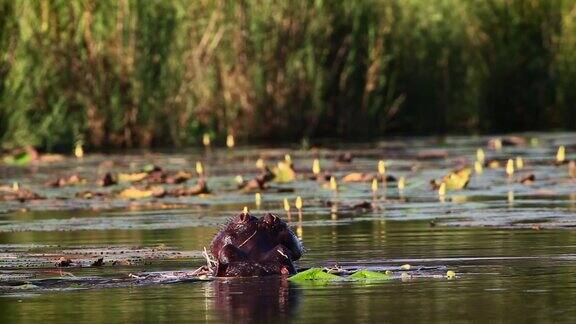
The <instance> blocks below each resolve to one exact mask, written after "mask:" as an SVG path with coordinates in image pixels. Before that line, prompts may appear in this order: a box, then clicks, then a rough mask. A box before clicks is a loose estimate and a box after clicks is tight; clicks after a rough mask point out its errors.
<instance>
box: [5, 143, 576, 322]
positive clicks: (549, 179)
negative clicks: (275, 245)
mask: <svg viewBox="0 0 576 324" xmlns="http://www.w3.org/2000/svg"><path fill="white" fill-rule="evenodd" d="M540 138H541V142H540V143H541V144H540V145H537V146H529V145H526V146H524V147H512V148H505V149H503V150H502V151H500V152H490V151H488V150H487V152H488V153H489V154H491V155H492V156H493V157H497V158H504V159H505V158H509V157H515V156H517V155H521V156H523V157H524V158H525V160H526V162H527V163H526V164H527V167H526V168H527V169H528V170H532V172H534V173H536V175H537V179H538V180H537V181H536V183H535V184H534V185H532V186H524V185H521V184H518V183H513V182H510V181H507V180H506V179H505V177H503V176H502V170H485V172H484V173H483V174H482V175H481V176H474V177H473V179H472V181H471V183H470V186H469V188H468V189H466V190H463V191H459V192H451V193H449V197H448V199H447V200H446V201H444V202H440V201H439V200H438V196H437V194H436V192H434V191H431V190H430V189H429V188H428V187H427V182H428V180H430V179H431V178H434V177H438V176H441V175H442V174H445V173H446V172H447V171H448V170H450V169H451V168H452V167H453V166H454V165H455V162H454V161H455V160H458V159H460V158H461V157H466V158H468V159H471V158H472V157H473V155H474V152H475V148H476V147H477V146H478V145H481V144H479V143H482V141H483V140H480V139H474V140H472V139H466V140H457V139H454V140H452V142H450V141H448V142H445V141H443V142H439V143H437V142H435V141H432V140H430V139H423V140H419V141H414V142H413V146H411V147H409V150H408V152H404V151H397V150H396V149H394V150H392V151H385V149H384V148H383V150H384V151H383V152H380V153H379V152H376V151H375V152H372V151H369V150H366V151H365V152H368V153H366V155H365V156H364V157H363V158H359V159H357V160H355V162H354V163H353V164H352V165H347V166H337V165H336V164H330V163H328V162H325V161H324V163H323V165H325V166H326V168H332V169H333V170H337V171H336V172H337V175H339V176H340V175H343V174H345V173H347V172H350V171H352V170H354V171H357V170H360V171H363V170H372V169H374V167H375V161H377V160H378V159H380V158H382V155H385V156H392V153H391V152H396V155H394V156H395V157H394V158H392V157H390V158H389V160H391V161H392V166H391V167H390V172H391V173H394V174H395V175H405V176H406V177H407V187H406V189H405V191H404V192H403V193H400V192H398V190H397V189H396V188H395V187H394V186H393V184H391V186H390V187H389V188H388V189H387V190H388V191H387V199H386V200H384V199H383V198H381V197H379V198H378V200H377V201H376V202H375V204H376V205H378V209H376V210H372V211H365V212H361V211H351V210H347V209H346V208H345V207H346V205H347V204H350V203H353V202H358V201H363V200H368V201H370V200H371V193H370V190H369V184H346V185H342V189H341V192H340V193H339V194H338V195H337V196H336V195H334V194H333V193H332V192H330V191H329V190H326V189H323V188H322V187H321V186H320V185H319V184H316V183H315V182H311V181H298V182H296V183H292V184H282V185H280V186H282V187H289V188H292V189H294V190H295V192H294V193H272V192H270V193H264V197H265V199H264V204H263V206H262V207H261V208H260V209H259V210H258V209H256V208H255V206H254V204H253V194H243V193H238V192H237V191H234V190H232V189H230V188H233V185H231V184H230V183H231V181H232V180H231V178H233V176H234V175H236V174H243V175H245V176H247V177H249V176H250V174H253V173H254V170H253V167H252V166H251V165H252V164H253V161H254V156H258V154H259V152H262V151H259V150H251V151H249V152H244V153H238V154H240V155H241V156H244V157H243V158H242V159H238V160H237V161H238V162H237V163H235V164H231V163H229V160H225V159H224V160H222V161H220V160H219V161H220V162H218V163H221V164H222V167H221V168H217V167H216V166H214V167H213V169H212V175H211V176H212V178H211V179H212V180H211V185H212V187H213V188H216V191H218V193H217V194H214V195H213V196H210V197H190V198H185V199H172V200H170V199H168V201H169V202H170V203H178V204H181V205H179V206H178V207H177V208H172V207H170V206H168V207H166V208H162V209H159V208H156V207H154V206H152V207H150V208H136V209H135V208H133V206H132V207H130V206H131V204H129V203H127V202H121V201H120V202H119V201H113V202H112V201H105V200H103V201H65V202H63V201H45V202H34V203H30V204H25V205H17V204H15V203H5V204H2V207H1V208H3V210H4V213H3V214H0V250H1V252H2V259H1V262H0V273H1V274H2V276H3V278H0V282H1V283H2V284H3V285H8V283H10V282H12V283H13V282H14V281H15V278H16V279H17V278H18V276H21V277H22V279H21V281H22V283H25V282H27V280H29V282H32V283H33V282H34V280H37V279H38V278H60V279H61V280H64V279H66V278H99V279H102V278H119V277H123V276H126V275H127V274H130V273H138V272H142V271H145V272H151V271H179V270H191V269H194V268H196V267H198V266H200V265H202V264H203V263H204V261H203V259H202V257H201V251H202V249H203V247H205V246H207V245H208V244H209V242H210V239H211V238H212V236H213V235H214V233H215V232H216V231H217V230H218V226H219V225H220V224H222V223H223V222H225V221H226V219H227V217H229V216H230V215H232V214H234V213H235V212H238V211H239V210H241V208H242V207H243V206H244V205H248V206H250V207H251V209H252V210H253V211H254V212H255V213H257V214H258V213H259V212H262V211H264V210H266V211H268V210H272V211H276V212H278V213H283V212H282V210H281V208H280V205H281V204H280V202H281V200H282V199H283V198H284V197H288V198H290V199H293V198H294V197H295V195H297V194H298V195H302V197H304V201H305V206H306V207H305V210H304V213H303V215H302V217H301V218H300V219H299V218H298V216H297V215H296V214H295V213H294V212H293V213H292V215H291V225H292V226H294V228H295V230H296V232H297V233H298V235H299V236H300V237H301V239H302V241H303V243H304V245H305V246H306V248H307V249H308V251H307V253H306V254H305V256H304V257H303V259H302V260H301V261H300V262H299V266H301V267H310V266H314V267H318V266H333V265H335V264H338V265H340V266H344V267H359V268H374V269H384V268H391V269H398V267H399V266H401V265H404V264H410V265H411V268H412V269H418V268H420V267H423V268H431V269H436V270H435V271H436V272H435V273H445V272H446V270H452V271H455V272H456V274H457V277H456V278H453V279H447V278H445V277H443V276H437V275H435V276H420V277H413V278H410V277H405V278H404V279H396V280H391V281H387V282H370V283H360V282H354V283H352V282H344V283H328V284H296V283H292V282H288V281H286V280H285V279H283V278H279V277H268V278H251V279H237V280H224V279H222V280H214V281H205V282H180V283H172V284H153V285H142V286H141V285H128V286H121V287H120V286H118V287H111V286H105V285H98V284H97V283H96V284H94V285H93V286H90V287H89V288H86V287H79V286H77V285H74V284H67V285H60V286H54V287H32V288H30V287H29V286H26V285H21V286H18V288H12V289H7V290H4V291H3V292H2V293H0V322H1V323H8V322H36V321H50V322H60V323H66V322H73V323H76V322H158V321H163V322H168V321H171V322H184V321H203V322H204V321H214V322H222V321H234V322H242V321H253V320H261V321H294V322H314V323H316V322H338V323H340V322H348V321H361V322H384V321H388V322H415V321H418V322H424V321H434V322H456V321H477V322H493V321H498V322H502V321H518V322H540V321H542V322H572V321H573V319H574V318H575V317H576V235H575V233H574V231H573V229H572V226H573V224H576V213H575V210H576V207H575V205H576V202H575V201H576V190H575V188H576V184H575V183H574V181H572V180H570V179H569V178H567V175H566V173H567V172H566V170H565V169H563V168H560V167H556V166H553V165H551V164H550V163H548V159H550V158H553V155H554V152H555V147H556V145H557V144H559V143H561V144H567V145H574V142H576V141H575V140H574V136H572V135H570V136H568V135H563V136H556V137H554V136H548V137H546V136H542V135H541V136H540ZM454 143H457V144H458V145H455V144H454ZM544 144H550V146H549V147H548V146H545V145H544ZM430 148H436V149H438V148H439V149H443V150H446V151H447V152H448V158H442V159H436V160H433V161H430V160H425V159H422V160H421V161H420V160H419V159H418V158H417V157H415V155H416V153H418V152H419V150H428V149H430ZM266 152H267V153H266V154H268V156H270V155H273V154H272V153H270V152H271V151H266ZM274 152H276V151H274ZM284 153H285V151H283V150H279V151H278V152H276V153H275V154H276V155H277V156H280V157H281V156H283V154H284ZM191 154H193V153H191ZM242 154H244V155H242ZM293 154H294V156H295V160H296V164H297V165H298V164H301V165H306V166H308V165H309V164H310V163H311V156H310V155H309V154H308V155H306V154H305V155H302V156H298V154H301V153H298V152H294V153H293ZM296 156H297V157H296ZM197 158H198V157H197V156H196V155H191V156H187V157H186V156H181V155H178V156H175V155H155V156H154V161H159V162H162V163H167V164H168V162H170V163H172V164H173V165H187V164H190V163H191V161H195V160H196V159H197ZM227 158H230V159H233V158H234V157H227ZM99 159H101V157H100V158H99ZM129 159H133V160H135V161H150V159H151V158H150V157H145V156H144V157H143V156H134V157H131V158H129ZM387 160H388V159H387ZM415 161H416V162H417V163H419V165H420V167H419V168H417V169H414V168H413V167H412V166H413V164H414V163H416V162H415ZM83 163H84V164H85V165H79V166H78V165H75V166H74V168H75V170H78V172H84V173H88V172H89V169H90V163H92V162H91V161H90V160H88V161H85V162H83ZM93 163H97V161H96V160H95V161H94V162H93ZM69 168H70V166H68V165H63V166H62V170H68V169H69ZM46 170H50V169H45V170H42V169H41V170H40V171H39V172H35V173H28V171H24V172H23V171H21V170H13V169H5V170H4V177H3V179H5V182H7V183H9V182H11V181H13V180H15V179H17V180H19V181H22V182H24V183H26V182H28V183H29V185H30V186H31V187H32V188H40V186H37V187H34V183H35V182H36V183H40V182H41V180H39V179H45V178H46V177H48V176H47V173H49V172H47V171H46ZM62 172H64V171H62ZM22 179H23V180H22ZM38 190H45V189H38ZM62 190H63V191H64V192H65V191H66V190H72V191H73V190H80V189H62ZM510 191H512V192H513V195H514V199H510V195H509V192H510ZM44 192H45V193H46V194H48V195H50V194H53V195H61V194H62V192H52V191H49V190H45V191H44ZM326 200H331V201H337V202H338V203H339V204H340V209H339V210H338V212H336V213H333V212H331V208H329V207H326V205H325V203H324V202H325V201H326ZM42 203H43V204H44V206H43V205H42ZM127 204H128V205H127ZM106 206H108V207H114V208H113V209H110V210H108V209H106V208H104V207H106ZM21 208H26V210H25V211H21V210H19V209H21ZM46 209H49V210H46ZM284 217H286V215H284ZM431 221H433V223H431ZM136 247H139V248H150V249H160V248H159V247H162V248H168V249H169V251H178V252H181V253H182V254H181V255H178V256H176V257H174V258H167V257H166V255H162V256H160V257H151V258H150V259H148V260H145V261H144V262H136V263H134V264H132V265H119V266H109V265H108V264H107V265H106V266H105V267H102V268H69V269H65V271H64V273H58V272H57V271H60V270H56V269H54V267H53V266H52V265H51V264H49V262H52V261H49V262H48V264H46V262H47V261H46V260H44V259H43V258H42V254H43V253H55V254H57V253H59V252H62V251H69V250H75V249H96V250H97V249H102V250H110V249H114V248H117V249H118V251H124V249H127V250H130V249H135V248H136ZM117 253H118V254H121V253H125V252H117ZM167 253H168V252H167ZM170 253H171V252H170ZM115 255H116V254H115ZM116 256H117V255H116ZM112 258H113V256H112V255H106V257H105V259H107V260H110V259H112ZM23 260H24V261H23ZM43 260H44V261H43ZM26 262H29V264H30V265H33V266H34V268H32V269H29V268H28V267H27V266H26V264H27V263H26ZM62 278H64V279H62ZM70 280H72V279H70ZM95 282H96V281H95Z"/></svg>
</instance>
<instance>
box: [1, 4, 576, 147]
mask: <svg viewBox="0 0 576 324" xmlns="http://www.w3.org/2000/svg"><path fill="white" fill-rule="evenodd" d="M575 17H576V1H573V0H571V1H568V0H433V1H430V0H364V1H351V0H350V1H339V0H332V1H329V0H315V1H312V0H291V1H288V0H284V1H268V0H238V1H226V0H195V1H185V0H173V1H155V0H149V1H136V0H134V1H131V0H100V1H88V0H75V1H69V0H37V1H33V0H31V1H24V0H0V136H1V143H2V147H3V148H5V149H8V148H12V147H16V146H21V145H34V146H37V147H42V148H45V149H48V150H51V149H59V148H62V149H68V148H70V147H73V145H74V142H75V141H77V140H83V141H85V142H86V144H87V145H88V146H90V147H92V148H112V147H149V146H176V147H178V146H185V145H191V144H196V143H199V142H200V141H201V138H202V134H203V133H210V134H212V135H214V136H220V137H223V136H224V135H225V134H228V133H234V134H235V135H236V136H237V137H239V138H241V139H243V140H245V141H249V140H250V141H272V140H280V141H282V140H284V141H292V140H298V139H301V138H303V137H310V138H315V137H340V138H346V139H353V138H368V137H372V136H381V135H384V134H388V133H403V134H430V133H432V134H443V133H476V132H502V131H520V130H554V129H574V128H576V107H575V104H574V103H575V102H576V25H575V23H576V21H575V19H576V18H575Z"/></svg>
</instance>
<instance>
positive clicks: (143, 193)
mask: <svg viewBox="0 0 576 324" xmlns="http://www.w3.org/2000/svg"><path fill="white" fill-rule="evenodd" d="M153 193H154V192H153V191H152V190H142V189H137V188H128V189H124V190H122V191H121V192H120V193H119V194H118V196H119V197H120V198H124V199H142V198H148V197H152V195H153Z"/></svg>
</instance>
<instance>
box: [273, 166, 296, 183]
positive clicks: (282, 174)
mask: <svg viewBox="0 0 576 324" xmlns="http://www.w3.org/2000/svg"><path fill="white" fill-rule="evenodd" d="M272 173H274V181H276V182H291V181H294V179H296V173H295V172H294V170H292V168H291V167H290V164H288V163H287V162H285V161H281V162H278V164H277V165H276V167H274V169H273V170H272Z"/></svg>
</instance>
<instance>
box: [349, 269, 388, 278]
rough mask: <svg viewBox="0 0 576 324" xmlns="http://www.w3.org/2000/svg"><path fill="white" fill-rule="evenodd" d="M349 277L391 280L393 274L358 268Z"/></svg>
mask: <svg viewBox="0 0 576 324" xmlns="http://www.w3.org/2000/svg"><path fill="white" fill-rule="evenodd" d="M348 278H350V279H357V280H390V279H392V276H390V275H388V274H385V273H381V272H376V271H370V270H358V271H356V272H354V273H353V274H351V275H350V276H348Z"/></svg>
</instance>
